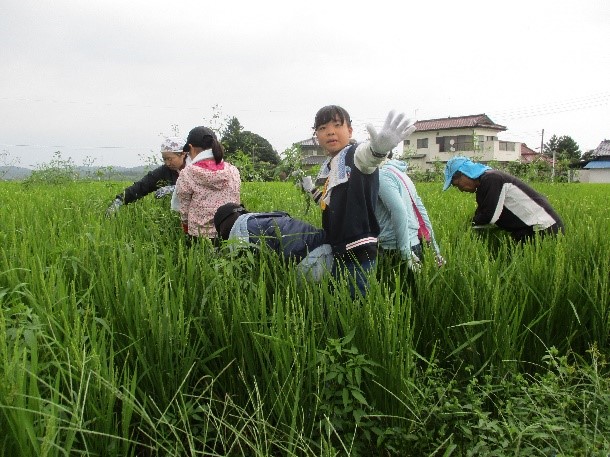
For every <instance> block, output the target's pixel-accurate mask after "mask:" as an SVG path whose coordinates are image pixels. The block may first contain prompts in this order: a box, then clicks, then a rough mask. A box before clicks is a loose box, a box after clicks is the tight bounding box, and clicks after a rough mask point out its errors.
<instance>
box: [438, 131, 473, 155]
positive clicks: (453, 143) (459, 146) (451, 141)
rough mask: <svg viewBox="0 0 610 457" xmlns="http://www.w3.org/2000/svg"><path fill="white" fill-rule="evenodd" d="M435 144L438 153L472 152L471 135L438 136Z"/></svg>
mask: <svg viewBox="0 0 610 457" xmlns="http://www.w3.org/2000/svg"><path fill="white" fill-rule="evenodd" d="M436 144H438V151H439V152H456V151H474V144H473V136H472V135H457V136H439V137H437V138H436Z"/></svg>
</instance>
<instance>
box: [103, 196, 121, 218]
mask: <svg viewBox="0 0 610 457" xmlns="http://www.w3.org/2000/svg"><path fill="white" fill-rule="evenodd" d="M121 206H123V200H121V199H120V198H118V197H117V198H115V199H114V201H113V202H112V203H111V204H110V206H109V207H108V209H107V210H106V217H110V216H114V214H115V213H116V212H117V211H118V210H119V208H120V207H121Z"/></svg>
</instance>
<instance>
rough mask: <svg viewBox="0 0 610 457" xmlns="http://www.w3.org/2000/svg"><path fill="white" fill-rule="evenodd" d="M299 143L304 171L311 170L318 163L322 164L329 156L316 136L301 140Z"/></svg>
mask: <svg viewBox="0 0 610 457" xmlns="http://www.w3.org/2000/svg"><path fill="white" fill-rule="evenodd" d="M297 145H298V146H300V148H301V157H302V160H301V168H302V169H303V171H306V170H309V169H311V168H312V167H315V166H316V165H322V163H323V162H324V161H325V160H326V158H327V157H328V156H327V155H326V153H325V152H324V149H322V147H321V146H320V145H319V144H318V141H317V140H316V139H315V138H314V137H312V138H307V139H306V140H303V141H299V142H298V143H297Z"/></svg>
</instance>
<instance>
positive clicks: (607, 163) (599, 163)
mask: <svg viewBox="0 0 610 457" xmlns="http://www.w3.org/2000/svg"><path fill="white" fill-rule="evenodd" d="M583 168H586V169H587V170H590V169H592V168H610V160H592V161H591V162H589V163H588V164H586V165H585V166H584V167H583Z"/></svg>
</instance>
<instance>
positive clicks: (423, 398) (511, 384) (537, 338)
mask: <svg viewBox="0 0 610 457" xmlns="http://www.w3.org/2000/svg"><path fill="white" fill-rule="evenodd" d="M125 184H126V183H116V182H115V183H101V182H91V183H88V182H77V183H70V184H67V185H62V186H58V185H47V184H37V185H31V186H24V185H23V184H21V183H18V182H0V201H2V205H0V246H1V249H0V304H1V305H2V312H1V314H0V454H2V455H19V456H64V455H70V456H72V455H90V456H94V455H95V456H98V455H99V456H146V455H151V456H153V455H154V456H157V455H163V456H169V455H172V456H174V455H175V456H196V455H197V456H213V455H218V456H220V455H223V456H224V455H226V456H238V455H239V456H270V455H277V456H280V455H281V456H321V455H323V456H335V455H337V456H338V455H341V456H343V455H352V456H357V455H362V456H370V455H387V456H390V455H392V456H393V455H396V456H422V455H438V456H450V455H454V456H467V455H468V456H470V455H486V456H488V455H489V456H493V455H498V456H500V455H528V456H533V455H539V456H608V455H610V370H609V369H608V365H607V359H608V356H609V355H610V341H609V339H610V276H609V272H610V255H609V254H610V236H609V235H608V234H609V233H610V215H609V213H608V209H607V207H608V194H609V192H610V187H609V186H608V185H594V184H555V185H553V184H544V185H543V184H538V185H535V187H536V188H537V189H539V190H540V191H542V192H543V193H544V194H545V195H547V196H548V197H549V199H550V200H551V202H552V203H553V205H554V206H555V207H556V209H557V210H558V212H559V213H560V214H561V215H562V217H563V218H564V222H565V224H566V227H567V231H566V234H565V236H563V237H560V238H558V239H544V240H542V242H540V243H537V244H533V245H527V246H522V247H517V246H513V245H512V244H511V243H510V241H509V240H508V239H507V238H506V237H505V236H503V234H502V233H501V232H496V231H489V232H484V233H473V232H472V231H471V230H469V228H468V227H469V219H470V216H471V214H472V212H473V211H474V205H475V203H474V197H473V196H472V195H467V194H459V192H457V191H456V190H455V189H451V190H450V191H447V192H444V193H443V192H441V191H440V187H441V186H440V185H439V184H438V183H437V184H428V183H425V184H420V185H418V189H419V191H420V194H421V196H422V198H423V200H424V203H425V204H426V207H427V209H428V213H429V215H430V217H431V219H432V222H433V224H434V227H435V232H436V235H437V239H438V241H439V244H440V246H441V250H442V253H443V255H444V257H445V259H446V260H447V264H446V265H445V266H444V267H443V268H441V269H438V268H437V267H436V266H435V264H434V262H433V259H432V258H425V259H424V267H423V269H422V271H421V272H420V273H419V274H417V275H415V276H414V277H411V276H409V275H408V274H407V273H406V271H405V269H404V268H402V267H401V268H396V267H395V266H391V265H389V264H386V263H384V262H381V263H380V265H379V268H378V271H377V272H376V277H375V278H373V279H372V282H371V289H370V293H369V294H368V295H367V297H366V298H365V299H363V300H360V301H355V302H354V301H352V300H351V298H350V295H349V292H348V291H347V288H346V286H345V285H344V284H333V285H332V286H333V287H332V292H331V291H330V290H331V288H330V287H329V282H328V281H326V282H324V283H322V284H303V283H301V282H300V281H299V279H298V277H297V275H296V272H295V269H294V268H293V266H292V265H283V264H282V263H281V262H280V261H279V260H278V259H277V258H276V257H275V256H274V255H273V254H272V253H270V252H266V251H265V250H264V249H263V250H262V251H261V252H258V253H254V252H249V253H247V254H244V255H239V256H230V255H228V254H227V253H226V252H217V251H215V250H214V249H213V248H212V247H211V246H210V245H208V244H206V243H199V244H195V245H194V246H190V247H189V246H187V244H186V243H185V240H184V239H183V237H182V233H181V231H180V228H179V226H180V224H179V220H178V219H177V217H176V215H175V214H172V213H171V212H170V210H169V201H168V200H161V201H160V200H155V199H154V198H152V197H147V198H145V199H143V200H141V201H139V202H136V203H134V204H131V205H128V206H125V207H122V208H121V210H120V211H119V213H118V214H117V216H116V217H114V218H110V219H109V218H106V217H104V211H105V209H106V207H107V205H108V204H109V203H110V202H111V201H112V199H113V197H114V195H115V194H116V193H117V192H119V191H120V190H122V189H123V188H124V186H125ZM242 194H243V203H244V204H245V205H246V207H247V208H248V209H250V210H253V211H268V210H275V209H281V210H286V211H288V212H289V213H290V214H291V215H292V216H294V217H298V218H302V219H305V220H308V221H310V222H312V223H313V224H315V225H318V226H319V225H320V214H319V211H318V209H317V208H316V207H314V206H312V207H311V208H309V210H308V207H307V205H306V203H305V199H304V198H303V196H302V195H301V194H300V193H299V192H297V190H296V189H295V188H294V186H292V185H290V184H286V183H245V184H244V185H243V187H242ZM428 254H430V256H431V253H427V255H428Z"/></svg>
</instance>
